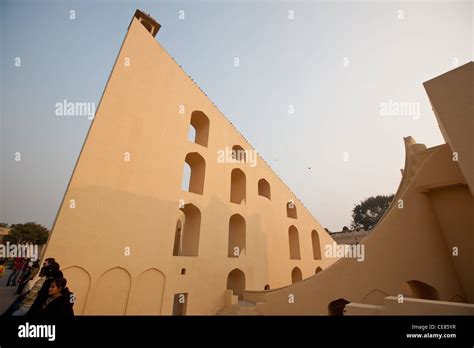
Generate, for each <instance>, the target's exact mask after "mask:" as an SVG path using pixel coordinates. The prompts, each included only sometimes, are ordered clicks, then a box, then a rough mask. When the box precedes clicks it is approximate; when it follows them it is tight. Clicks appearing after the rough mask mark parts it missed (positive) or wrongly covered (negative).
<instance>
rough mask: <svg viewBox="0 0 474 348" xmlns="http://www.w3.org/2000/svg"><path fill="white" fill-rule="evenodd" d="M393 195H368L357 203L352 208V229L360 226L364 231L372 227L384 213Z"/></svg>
mask: <svg viewBox="0 0 474 348" xmlns="http://www.w3.org/2000/svg"><path fill="white" fill-rule="evenodd" d="M393 197H394V195H393V194H392V195H378V196H375V197H369V198H367V199H365V200H364V201H361V202H360V203H359V204H357V205H356V206H355V207H354V209H353V210H352V223H351V227H352V228H353V229H357V228H362V229H364V230H366V231H369V230H371V229H372V228H374V226H375V225H377V223H378V222H379V220H380V218H381V217H382V216H383V214H385V212H386V211H387V209H388V206H389V205H390V202H391V201H392V200H393Z"/></svg>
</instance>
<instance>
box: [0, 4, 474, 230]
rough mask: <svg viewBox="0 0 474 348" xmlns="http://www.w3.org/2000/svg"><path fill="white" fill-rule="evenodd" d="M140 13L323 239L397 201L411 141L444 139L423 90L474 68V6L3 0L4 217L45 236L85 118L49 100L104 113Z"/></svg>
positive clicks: (80, 140)
mask: <svg viewBox="0 0 474 348" xmlns="http://www.w3.org/2000/svg"><path fill="white" fill-rule="evenodd" d="M136 8H140V9H142V10H144V11H145V12H148V13H150V14H151V15H152V16H153V17H154V18H155V19H156V20H157V21H158V22H160V23H161V24H162V28H161V30H160V32H159V33H158V35H157V40H159V41H160V43H161V44H162V45H163V46H164V47H165V48H166V50H167V51H168V52H169V53H170V54H171V55H172V56H173V57H174V58H175V60H176V61H177V62H178V64H180V65H182V66H183V68H184V70H185V71H186V72H187V73H188V74H189V75H190V76H191V77H192V78H193V79H194V80H195V81H197V83H198V84H199V85H200V86H201V88H202V89H203V90H204V91H205V92H206V93H207V95H208V96H209V97H210V98H211V100H212V101H213V102H214V103H215V104H216V105H217V106H218V107H219V109H220V110H221V111H222V112H223V113H224V114H225V115H226V116H227V117H228V118H229V119H230V120H231V121H232V122H233V123H234V124H235V125H236V126H237V128H238V129H239V130H240V131H241V133H242V134H244V135H245V137H246V138H247V139H248V140H249V141H250V143H251V144H252V145H253V146H254V147H255V148H256V149H257V151H259V152H260V154H261V155H262V156H263V158H265V159H266V161H267V162H268V163H269V164H270V165H271V166H272V168H273V169H274V170H275V172H276V173H277V174H278V175H279V176H280V177H281V178H282V179H283V180H284V181H285V182H286V183H287V185H288V186H289V187H290V188H291V189H292V190H293V192H295V193H296V195H297V196H298V197H299V198H300V199H301V200H302V202H303V203H304V204H305V205H306V207H308V208H309V209H310V211H311V212H312V213H313V215H314V216H315V217H316V218H317V219H318V220H319V221H320V222H321V223H322V224H323V225H324V226H326V227H328V228H329V229H330V230H340V229H341V228H342V226H343V225H347V224H349V222H350V217H351V210H352V208H353V206H354V203H358V202H359V201H360V200H362V199H364V198H366V197H368V196H371V195H375V194H379V193H381V194H388V193H393V192H395V190H396V188H397V187H398V183H399V181H400V168H402V167H403V165H404V148H403V139H402V137H403V136H407V135H412V136H413V137H414V138H415V139H416V140H417V141H419V142H422V143H425V144H426V145H427V146H433V145H437V144H441V143H443V142H444V141H443V139H442V136H441V134H440V132H439V129H438V127H437V122H436V120H435V117H434V115H433V113H432V111H431V107H430V105H429V101H428V98H427V96H426V94H425V91H424V89H423V86H422V83H423V82H424V81H426V80H428V79H431V78H433V77H435V76H437V75H439V74H442V73H444V72H446V71H448V70H450V69H452V68H453V59H457V61H458V62H459V65H461V64H464V63H467V62H468V61H471V60H473V14H474V12H473V3H472V1H464V2H462V1H461V2H447V1H444V2H440V1H437V2H417V3H415V2H402V3H392V2H384V3H374V2H341V1H338V2H317V1H291V2H290V1H105V0H103V1H87V0H86V1H84V0H81V1H21V0H20V1H6V0H0V23H1V26H0V30H1V36H0V38H1V42H0V48H1V52H0V59H1V79H0V81H1V86H0V87H1V93H2V94H1V119H0V121H1V123H0V126H1V141H0V144H1V152H0V154H1V161H0V164H1V168H0V174H1V181H0V182H1V187H0V189H1V191H0V197H1V198H0V203H1V206H0V221H3V222H7V223H20V222H26V221H36V222H39V223H42V224H44V225H46V226H47V227H51V226H52V223H53V221H54V218H55V216H56V213H57V210H58V207H59V204H60V202H61V199H62V196H63V194H64V191H65V189H66V185H67V182H68V180H69V177H70V175H71V173H72V169H73V167H74V164H75V162H76V160H77V157H78V154H79V151H80V148H81V145H82V143H83V141H84V138H85V136H86V133H87V130H88V128H89V126H90V122H91V121H90V120H88V119H87V118H86V117H66V118H61V117H57V116H55V104H56V103H57V102H61V101H63V100H64V99H66V100H68V101H72V102H95V103H96V104H97V103H98V101H99V99H100V96H101V94H102V92H103V89H104V86H105V83H106V81H107V78H108V76H109V74H110V71H111V69H112V65H113V63H114V60H115V58H116V56H117V54H118V50H119V48H120V45H121V43H122V41H123V38H124V36H125V33H126V30H127V27H128V25H129V23H130V20H131V18H132V15H133V14H134V12H135V9H136ZM70 10H74V11H75V14H76V18H75V19H74V20H71V19H70ZM180 10H184V11H185V19H184V20H180V19H179V18H178V15H179V11H180ZM400 10H401V11H403V17H404V18H403V19H399V16H400V12H399V11H400ZM288 11H294V19H293V20H290V19H289V18H288V17H289V13H288ZM16 57H20V58H21V67H15V58H16ZM234 57H239V59H240V67H239V68H235V67H234V66H233V58H234ZM344 57H347V58H348V60H349V65H348V66H347V67H345V66H344V64H343V62H344ZM389 100H392V101H393V102H399V103H402V102H405V103H407V102H415V103H419V105H420V117H419V118H417V119H414V117H410V116H382V115H381V113H380V105H381V103H384V102H388V101H389ZM289 105H294V107H295V114H294V115H289V114H288V106H289ZM15 152H20V153H21V156H22V160H21V162H15V160H14V159H15V158H14V154H15ZM344 152H348V154H349V160H348V161H343V153H344ZM309 167H311V169H308V168H309Z"/></svg>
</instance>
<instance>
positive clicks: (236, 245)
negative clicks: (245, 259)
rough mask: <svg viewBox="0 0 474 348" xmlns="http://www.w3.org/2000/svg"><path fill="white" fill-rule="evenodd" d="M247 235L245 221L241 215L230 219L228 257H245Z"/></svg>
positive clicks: (235, 215)
mask: <svg viewBox="0 0 474 348" xmlns="http://www.w3.org/2000/svg"><path fill="white" fill-rule="evenodd" d="M245 233H246V227H245V219H244V218H243V217H242V216H241V215H239V214H234V215H232V216H231V217H230V219H229V245H228V250H227V256H228V257H240V255H245Z"/></svg>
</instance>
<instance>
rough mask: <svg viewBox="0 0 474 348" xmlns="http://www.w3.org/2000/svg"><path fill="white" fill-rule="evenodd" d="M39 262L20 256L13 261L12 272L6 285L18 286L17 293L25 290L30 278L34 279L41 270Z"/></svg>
mask: <svg viewBox="0 0 474 348" xmlns="http://www.w3.org/2000/svg"><path fill="white" fill-rule="evenodd" d="M39 268H40V267H39V262H38V261H35V262H33V261H31V260H30V259H27V258H21V257H18V258H16V259H15V260H14V261H13V268H12V273H11V274H10V276H9V277H8V280H7V284H6V286H16V285H18V288H17V290H16V295H20V294H21V293H22V292H23V289H24V288H25V286H26V284H27V283H28V281H29V280H31V279H33V278H34V277H35V276H36V275H37V274H38V271H39Z"/></svg>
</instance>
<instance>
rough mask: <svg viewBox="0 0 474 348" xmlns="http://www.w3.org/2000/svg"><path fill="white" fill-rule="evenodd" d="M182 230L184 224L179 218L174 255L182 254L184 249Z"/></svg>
mask: <svg viewBox="0 0 474 348" xmlns="http://www.w3.org/2000/svg"><path fill="white" fill-rule="evenodd" d="M182 231H183V224H182V223H181V220H178V222H177V223H176V230H175V234H174V246H173V256H179V255H181V251H182V234H181V233H182Z"/></svg>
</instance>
